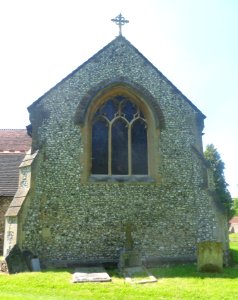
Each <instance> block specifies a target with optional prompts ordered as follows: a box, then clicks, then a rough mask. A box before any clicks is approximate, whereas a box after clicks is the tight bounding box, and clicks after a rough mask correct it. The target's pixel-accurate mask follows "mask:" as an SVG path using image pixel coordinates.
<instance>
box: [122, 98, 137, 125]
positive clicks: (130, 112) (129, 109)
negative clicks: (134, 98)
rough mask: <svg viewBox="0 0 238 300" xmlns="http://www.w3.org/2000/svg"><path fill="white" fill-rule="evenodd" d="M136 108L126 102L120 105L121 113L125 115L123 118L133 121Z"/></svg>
mask: <svg viewBox="0 0 238 300" xmlns="http://www.w3.org/2000/svg"><path fill="white" fill-rule="evenodd" d="M137 111H138V108H137V106H136V105H135V104H134V103H132V102H130V101H126V102H125V103H123V105H122V113H123V114H124V115H125V118H126V119H127V120H128V121H129V122H130V121H131V120H132V119H134V116H135V114H136V113H137Z"/></svg>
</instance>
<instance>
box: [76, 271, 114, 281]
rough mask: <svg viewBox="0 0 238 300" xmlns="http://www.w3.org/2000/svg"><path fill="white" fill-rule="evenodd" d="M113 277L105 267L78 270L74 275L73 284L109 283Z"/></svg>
mask: <svg viewBox="0 0 238 300" xmlns="http://www.w3.org/2000/svg"><path fill="white" fill-rule="evenodd" d="M109 281H111V277H110V276H109V275H108V274H107V272H106V270H105V269H104V268H103V267H88V268H77V269H76V270H75V272H74V274H73V278H72V282H73V283H78V282H109Z"/></svg>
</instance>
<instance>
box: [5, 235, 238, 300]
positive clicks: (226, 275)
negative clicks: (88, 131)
mask: <svg viewBox="0 0 238 300" xmlns="http://www.w3.org/2000/svg"><path fill="white" fill-rule="evenodd" d="M231 248H232V255H233V257H234V258H235V259H237V258H238V255H237V253H238V238H237V240H236V239H233V241H232V243H231ZM236 262H237V263H238V260H237V261H236ZM72 271H73V270H70V269H67V270H65V269H64V270H47V271H43V272H40V273H20V274H15V275H0V299H1V300H5V299H24V300H27V299H44V300H49V299H72V300H75V299H80V300H81V299H82V300H84V299H85V300H86V299H87V300H89V299H90V300H97V299H100V300H101V299H107V300H110V299H113V300H117V299H118V300H119V299H121V300H122V299H123V300H124V299H128V300H132V299H135V300H140V299H149V300H150V299H156V300H232V299H238V268H236V267H232V268H225V269H224V272H223V273H221V274H208V273H199V272H198V271H197V269H196V266H195V265H184V266H177V267H167V268H166V267H163V268H162V267H161V268H153V269H150V272H151V273H152V274H153V275H154V276H155V277H157V278H158V282H157V283H148V284H142V285H139V284H131V283H125V281H124V279H123V278H121V277H120V275H119V274H118V273H117V272H116V271H108V273H109V275H110V276H111V277H112V282H110V283H74V284H73V283H71V282H70V280H71V278H72Z"/></svg>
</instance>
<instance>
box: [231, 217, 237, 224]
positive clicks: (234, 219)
mask: <svg viewBox="0 0 238 300" xmlns="http://www.w3.org/2000/svg"><path fill="white" fill-rule="evenodd" d="M229 223H230V224H234V223H236V224H238V216H234V217H233V218H232V219H230V221H229Z"/></svg>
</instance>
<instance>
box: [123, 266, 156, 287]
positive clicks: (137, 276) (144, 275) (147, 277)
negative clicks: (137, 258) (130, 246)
mask: <svg viewBox="0 0 238 300" xmlns="http://www.w3.org/2000/svg"><path fill="white" fill-rule="evenodd" d="M123 273H124V277H125V281H126V282H130V283H139V284H144V283H153V282H157V279H156V278H155V277H154V275H152V274H151V273H150V272H149V271H148V270H147V269H146V268H145V267H131V268H125V269H124V272H123Z"/></svg>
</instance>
